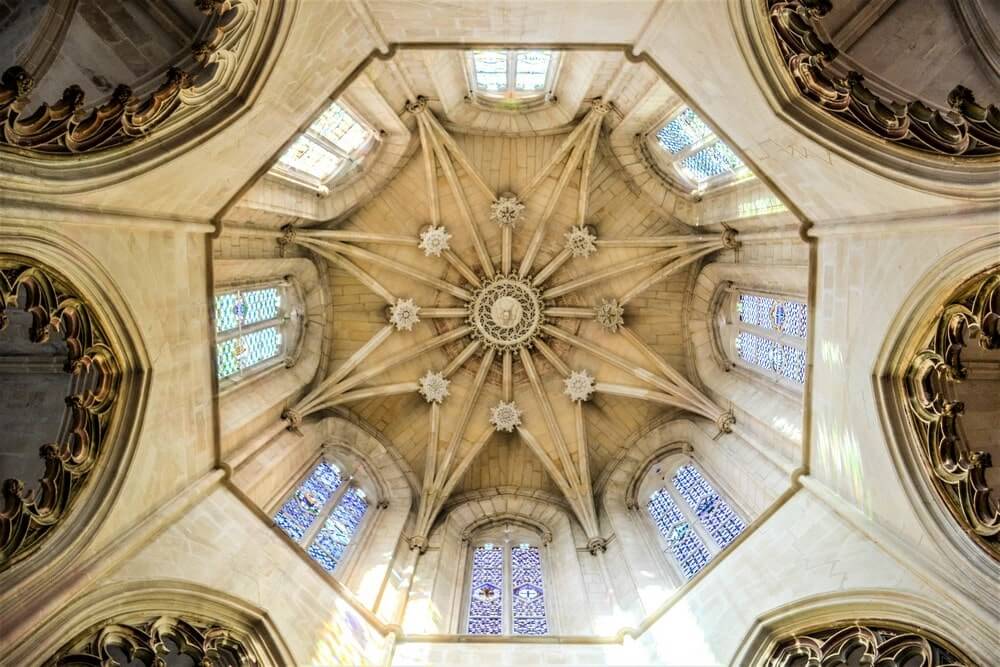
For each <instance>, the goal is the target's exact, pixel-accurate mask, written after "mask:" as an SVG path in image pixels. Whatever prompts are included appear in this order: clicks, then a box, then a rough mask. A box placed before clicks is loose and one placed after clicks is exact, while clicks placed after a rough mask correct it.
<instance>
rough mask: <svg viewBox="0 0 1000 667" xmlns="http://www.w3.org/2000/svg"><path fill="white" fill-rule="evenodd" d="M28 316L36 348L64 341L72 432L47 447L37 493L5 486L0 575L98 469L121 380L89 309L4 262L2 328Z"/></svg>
mask: <svg viewBox="0 0 1000 667" xmlns="http://www.w3.org/2000/svg"><path fill="white" fill-rule="evenodd" d="M8 308H10V309H13V308H18V309H19V310H23V311H26V312H27V313H29V314H30V315H31V326H30V329H29V333H28V335H29V337H30V339H31V341H32V342H36V343H41V342H45V341H47V340H48V338H49V335H50V331H51V330H52V329H53V328H54V329H55V330H57V331H58V332H59V333H60V334H61V335H62V336H63V338H64V339H65V342H66V346H67V348H68V358H67V360H66V365H65V369H66V371H67V372H68V373H70V374H71V375H72V376H73V381H72V383H71V387H72V389H71V392H72V393H71V394H70V395H69V396H68V397H67V398H66V409H67V411H68V421H67V424H68V426H67V428H65V429H64V430H63V434H62V436H61V437H60V439H59V441H58V442H53V443H46V444H43V445H42V447H41V450H40V452H39V453H40V455H41V457H42V460H43V461H44V465H45V469H44V473H43V475H42V478H41V479H40V480H39V484H38V488H37V489H35V490H33V491H26V490H25V488H24V482H23V481H22V480H18V479H7V480H4V482H3V485H2V487H0V570H3V569H6V567H8V566H9V565H10V564H11V562H12V561H13V560H14V559H15V558H17V557H18V556H20V555H22V554H23V553H25V552H26V551H28V550H29V549H31V548H32V547H34V546H35V545H36V544H38V543H39V542H40V541H41V540H42V539H44V538H45V536H46V535H47V534H48V533H49V532H50V531H51V530H52V529H53V528H54V527H55V526H56V524H58V522H59V521H60V520H61V519H62V517H63V516H64V515H65V514H66V512H67V511H68V509H69V508H70V506H71V505H72V503H73V501H74V499H75V498H76V496H77V495H78V494H79V493H80V490H81V489H82V488H83V486H84V484H85V483H86V482H87V479H88V476H89V475H90V472H91V470H92V469H93V467H94V465H95V464H96V463H97V461H98V459H99V457H100V455H101V448H102V444H103V440H104V436H105V432H106V430H107V428H108V424H109V422H110V419H111V412H112V408H113V406H114V403H115V399H116V398H117V389H118V385H119V379H120V377H121V371H120V364H119V363H118V361H117V359H116V356H115V353H114V352H113V351H112V350H111V348H109V347H108V346H107V345H106V343H105V338H104V335H103V334H102V332H101V329H100V326H99V325H98V324H97V323H96V322H95V321H94V320H93V319H92V317H91V315H90V312H89V309H88V307H87V304H86V303H84V302H83V301H82V300H80V299H79V298H78V297H76V296H74V295H73V294H71V293H70V289H69V288H68V287H67V286H66V285H65V284H63V283H62V282H61V281H60V280H59V279H58V278H56V277H54V276H52V275H50V274H49V273H48V272H46V271H45V270H43V269H41V268H39V267H32V266H28V265H26V264H23V263H21V262H19V261H17V260H11V259H6V260H5V259H3V258H0V329H3V328H5V327H6V326H7V323H8V318H7V309H8Z"/></svg>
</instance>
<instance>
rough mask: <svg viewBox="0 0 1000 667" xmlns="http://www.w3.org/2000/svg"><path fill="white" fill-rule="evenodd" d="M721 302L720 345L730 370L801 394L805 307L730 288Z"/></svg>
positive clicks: (794, 301)
mask: <svg viewBox="0 0 1000 667" xmlns="http://www.w3.org/2000/svg"><path fill="white" fill-rule="evenodd" d="M725 289H726V292H725V293H724V294H722V296H721V298H720V299H719V302H718V308H719V317H718V319H717V321H718V326H719V329H718V332H717V333H718V343H719V346H720V348H721V349H720V352H721V353H722V356H723V358H724V360H725V362H726V363H727V364H733V365H736V366H739V367H742V368H744V369H747V370H750V371H753V372H755V373H757V374H759V375H763V376H765V377H767V378H770V379H772V380H774V381H775V382H777V383H779V384H780V385H782V386H785V387H787V388H790V389H795V390H798V389H801V387H802V385H803V384H804V383H805V377H806V334H807V333H808V329H809V311H808V308H807V306H806V303H805V302H804V301H801V300H799V299H796V298H791V297H786V296H782V295H777V294H765V293H763V292H759V291H756V290H754V291H751V290H745V289H742V288H738V287H734V286H732V285H730V286H729V287H727V288H725Z"/></svg>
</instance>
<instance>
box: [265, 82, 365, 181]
mask: <svg viewBox="0 0 1000 667" xmlns="http://www.w3.org/2000/svg"><path fill="white" fill-rule="evenodd" d="M375 136H376V133H375V132H374V130H372V129H371V128H370V127H368V126H367V125H365V124H364V123H362V122H361V121H360V120H359V119H358V118H357V117H356V116H354V114H352V113H351V112H350V111H349V110H348V109H347V108H346V107H344V106H343V105H342V104H340V103H338V102H332V103H331V104H330V106H329V107H327V108H326V109H325V110H324V111H323V113H322V114H320V116H319V118H317V119H316V120H315V121H313V123H312V124H311V125H310V126H309V127H308V128H307V129H306V131H305V133H303V134H302V135H300V136H299V137H298V138H296V139H295V142H294V143H293V144H292V145H291V146H290V147H289V148H288V149H287V150H286V151H285V152H284V153H283V154H282V155H281V157H280V158H278V164H277V165H276V167H275V169H272V172H274V173H279V174H285V175H286V176H289V177H294V179H295V180H297V181H300V182H302V183H303V184H307V185H311V186H314V187H319V186H321V185H323V184H325V183H327V182H329V181H331V180H333V179H334V178H335V177H337V176H338V175H340V174H342V173H344V172H345V171H346V170H348V169H349V168H350V167H352V166H353V165H355V164H357V163H358V161H359V160H360V158H361V157H362V156H363V154H364V153H366V152H367V151H368V149H369V148H370V146H371V144H372V141H373V139H374V137H375Z"/></svg>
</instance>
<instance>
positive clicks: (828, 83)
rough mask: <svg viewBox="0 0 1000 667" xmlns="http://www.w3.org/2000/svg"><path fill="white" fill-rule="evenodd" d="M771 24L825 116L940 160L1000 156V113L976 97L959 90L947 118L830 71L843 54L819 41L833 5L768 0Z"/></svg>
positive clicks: (802, 88)
mask: <svg viewBox="0 0 1000 667" xmlns="http://www.w3.org/2000/svg"><path fill="white" fill-rule="evenodd" d="M765 1H766V3H767V5H766V7H767V11H768V18H769V21H770V24H771V28H772V30H773V32H774V36H775V38H776V39H777V43H778V49H779V51H780V53H781V57H782V59H783V60H784V63H785V66H786V67H787V69H788V72H789V74H791V77H792V79H793V80H794V82H795V86H796V87H797V88H798V90H799V92H800V93H801V94H802V95H803V96H804V97H805V98H806V99H808V100H810V101H811V102H812V103H814V104H815V105H816V106H817V107H819V108H820V109H823V110H824V111H825V112H827V113H829V114H831V115H834V116H836V117H838V118H840V119H841V120H844V121H846V122H848V123H850V124H851V125H853V126H855V127H857V128H860V129H862V130H865V131H866V132H869V133H871V134H874V135H876V136H878V137H880V138H882V139H886V140H888V141H892V142H894V143H898V144H901V145H904V146H908V147H910V148H915V149H918V150H921V151H927V152H930V153H936V154H939V155H961V156H991V157H995V156H998V155H1000V108H998V107H997V106H995V105H993V104H989V105H987V106H983V105H981V104H979V103H977V102H976V99H975V96H974V95H973V94H972V91H971V90H969V89H968V88H965V87H964V86H956V87H955V88H954V89H953V90H952V91H951V92H950V93H949V94H948V104H949V106H950V107H951V108H950V110H948V111H945V112H941V111H937V110H935V109H933V108H931V107H930V106H929V105H927V104H926V103H924V102H922V101H920V100H914V101H911V102H906V103H902V102H893V101H889V100H883V99H882V98H880V97H879V96H878V95H876V94H875V93H874V92H872V91H871V90H870V89H869V88H867V87H866V86H865V82H864V78H863V77H862V76H861V74H859V73H858V72H856V71H850V72H848V73H847V74H846V75H844V76H841V75H839V74H837V73H836V72H835V71H834V70H833V68H831V67H830V65H829V64H830V62H831V61H833V60H834V59H835V58H836V57H837V56H838V55H839V52H838V50H837V49H836V47H834V46H833V45H832V44H829V43H827V42H825V41H823V39H822V38H821V37H820V36H819V33H818V31H817V29H816V21H817V20H818V19H820V18H822V17H823V16H825V15H826V14H827V13H828V12H829V11H830V9H831V8H832V5H831V3H830V1H829V0H765Z"/></svg>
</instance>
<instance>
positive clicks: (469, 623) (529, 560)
mask: <svg viewBox="0 0 1000 667" xmlns="http://www.w3.org/2000/svg"><path fill="white" fill-rule="evenodd" d="M494 538H495V536H483V537H482V539H480V540H478V541H476V542H474V543H472V544H471V548H470V552H471V553H470V558H469V577H468V581H469V586H468V590H469V594H468V598H467V599H468V606H467V613H466V623H465V631H466V632H467V633H468V634H470V635H530V636H538V635H545V634H548V632H549V622H548V615H547V609H546V596H545V581H544V572H543V570H544V561H545V550H544V547H542V546H540V545H539V544H538V543H537V541H536V540H535V539H533V538H534V536H531V537H525V536H520V535H513V534H511V533H510V532H509V531H508V532H507V533H506V534H505V535H504V536H503V537H501V538H500V539H494ZM517 539H526V540H528V541H523V542H519V541H515V540H517Z"/></svg>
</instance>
